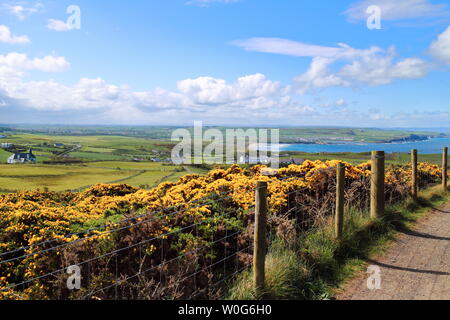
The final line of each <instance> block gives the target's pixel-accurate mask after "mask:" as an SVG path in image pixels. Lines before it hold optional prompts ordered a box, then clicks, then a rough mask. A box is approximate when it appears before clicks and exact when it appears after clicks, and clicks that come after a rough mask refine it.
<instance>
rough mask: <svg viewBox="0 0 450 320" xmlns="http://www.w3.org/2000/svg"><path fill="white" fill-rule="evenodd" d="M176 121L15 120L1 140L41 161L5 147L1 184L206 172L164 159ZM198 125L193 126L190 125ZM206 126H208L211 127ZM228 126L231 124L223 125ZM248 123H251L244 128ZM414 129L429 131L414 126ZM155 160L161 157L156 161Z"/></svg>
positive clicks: (337, 135) (136, 180)
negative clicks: (16, 160)
mask: <svg viewBox="0 0 450 320" xmlns="http://www.w3.org/2000/svg"><path fill="white" fill-rule="evenodd" d="M174 129H175V128H172V127H120V126H116V127H107V126H105V127H94V126H84V127H77V126H72V127H66V126H32V125H30V126H21V127H15V126H10V127H9V128H6V129H4V130H5V131H4V132H0V134H1V135H5V136H6V137H5V138H2V139H0V142H9V143H13V144H14V148H15V149H14V150H11V152H20V151H25V150H27V149H29V148H32V149H33V153H34V154H35V155H36V156H37V162H38V164H37V165H36V166H30V165H23V166H19V167H17V166H16V167H14V166H13V167H10V166H6V165H3V164H5V163H6V160H7V158H8V157H9V156H10V155H11V154H12V153H11V152H8V151H6V150H3V149H0V183H1V185H0V190H3V191H15V190H31V189H35V188H49V189H50V190H54V191H61V190H73V189H80V188H83V187H87V186H89V185H91V184H93V183H109V182H116V181H119V182H124V183H128V184H131V185H133V186H140V187H145V188H150V187H153V186H155V185H157V184H158V183H160V182H164V181H174V180H176V179H177V178H179V177H180V176H183V175H185V174H191V173H198V174H202V173H204V172H206V171H207V170H206V169H208V168H205V169H200V168H195V167H188V166H179V167H175V166H170V165H168V163H163V161H167V159H168V158H170V155H171V150H172V148H173V146H174V143H173V142H171V141H170V135H171V132H172V131H173V130H174ZM187 129H189V130H192V128H187ZM205 129H206V128H205ZM219 129H220V130H222V131H225V130H226V128H223V127H219ZM244 129H245V128H244ZM280 132H281V140H282V141H283V142H296V141H298V140H299V139H300V140H301V139H305V138H307V139H310V140H313V141H315V142H317V143H320V142H321V141H324V140H330V141H331V140H333V141H335V140H336V139H347V140H348V139H351V140H354V141H363V140H364V141H367V142H373V141H386V140H392V139H399V138H404V137H408V136H409V135H410V134H412V132H408V131H387V130H378V129H349V128H282V129H281V130H280ZM414 134H428V135H433V134H430V133H426V132H422V133H421V132H414ZM291 158H303V159H306V160H334V159H340V160H344V161H347V162H350V163H352V164H359V163H362V162H366V161H368V160H369V159H370V153H317V154H308V153H304V152H283V154H282V161H283V160H284V161H287V162H288V161H290V160H291ZM152 160H155V161H158V162H152ZM408 161H409V155H407V154H390V155H388V156H387V162H388V163H405V162H408ZM419 161H427V162H432V163H436V164H438V163H440V161H441V156H440V155H419Z"/></svg>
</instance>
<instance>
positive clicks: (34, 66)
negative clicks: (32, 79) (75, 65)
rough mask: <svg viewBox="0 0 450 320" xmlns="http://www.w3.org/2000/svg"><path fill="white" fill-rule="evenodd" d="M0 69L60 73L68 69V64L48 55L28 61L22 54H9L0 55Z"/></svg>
mask: <svg viewBox="0 0 450 320" xmlns="http://www.w3.org/2000/svg"><path fill="white" fill-rule="evenodd" d="M0 67H6V68H12V69H17V70H38V71H43V72H62V71H66V70H68V69H69V68H70V63H69V62H68V61H67V60H66V59H65V58H64V57H61V56H54V55H48V56H45V57H43V58H34V59H30V58H28V56H27V55H26V54H24V53H17V52H10V53H8V54H6V55H0Z"/></svg>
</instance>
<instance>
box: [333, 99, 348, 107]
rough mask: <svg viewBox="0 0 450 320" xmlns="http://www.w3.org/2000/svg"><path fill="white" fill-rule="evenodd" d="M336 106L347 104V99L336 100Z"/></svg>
mask: <svg viewBox="0 0 450 320" xmlns="http://www.w3.org/2000/svg"><path fill="white" fill-rule="evenodd" d="M335 104H336V106H338V107H345V106H346V105H347V101H345V99H342V98H341V99H338V100H336V103H335Z"/></svg>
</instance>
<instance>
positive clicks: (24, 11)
mask: <svg viewBox="0 0 450 320" xmlns="http://www.w3.org/2000/svg"><path fill="white" fill-rule="evenodd" d="M1 8H2V9H3V10H4V11H6V12H8V13H9V14H11V15H13V16H15V17H16V18H17V19H19V20H21V21H23V20H25V19H26V18H28V17H29V16H31V15H32V14H35V13H41V12H42V11H43V10H44V5H43V4H42V3H40V2H38V3H35V4H34V5H32V6H30V5H28V4H26V3H25V2H23V1H21V2H16V3H14V4H3V5H2V6H1Z"/></svg>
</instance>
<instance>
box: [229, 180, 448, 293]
mask: <svg viewBox="0 0 450 320" xmlns="http://www.w3.org/2000/svg"><path fill="white" fill-rule="evenodd" d="M449 199H450V193H449V192H446V193H444V192H442V191H439V187H435V188H431V189H429V190H427V191H424V192H421V194H420V199H419V201H418V202H417V203H415V202H413V201H411V200H408V201H406V202H405V203H403V204H401V205H398V206H394V207H390V208H388V209H387V215H386V217H385V219H384V220H376V221H374V220H371V219H370V218H368V217H367V214H364V213H360V212H354V211H351V212H347V214H346V215H347V217H348V218H347V219H346V223H345V231H344V240H343V241H342V243H338V242H337V241H335V240H334V239H333V232H332V228H331V227H330V225H328V226H327V227H325V228H322V229H320V230H316V231H314V232H311V233H309V234H307V235H304V236H303V237H301V238H300V239H298V242H297V243H295V244H294V245H290V246H287V245H286V244H284V243H282V242H281V240H276V241H274V242H273V244H272V245H271V247H270V249H269V253H268V255H267V257H266V284H267V285H266V292H265V296H264V298H269V299H330V298H332V297H333V296H334V294H335V293H336V292H337V290H338V288H339V287H340V286H341V285H342V284H343V283H344V282H345V281H346V280H349V279H350V278H352V277H353V276H354V275H356V274H357V272H359V271H362V270H363V269H364V268H366V267H367V263H366V261H367V259H369V258H373V257H375V256H377V255H380V254H382V253H383V252H384V251H385V250H386V249H387V248H388V247H389V244H390V243H391V242H392V241H393V240H395V238H396V234H397V231H398V230H404V229H405V228H408V227H410V226H411V224H413V223H414V222H415V221H417V219H419V218H421V217H423V216H424V215H425V214H426V213H427V212H429V209H430V208H432V207H435V206H439V205H441V204H443V203H445V202H447V201H448V200H449ZM251 279H252V274H251V272H250V271H247V272H244V273H243V274H242V275H241V276H240V277H239V278H238V279H237V281H236V282H235V283H234V284H233V285H232V286H231V289H230V291H229V298H230V299H255V298H260V297H256V295H255V293H254V290H253V288H252V280H251Z"/></svg>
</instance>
